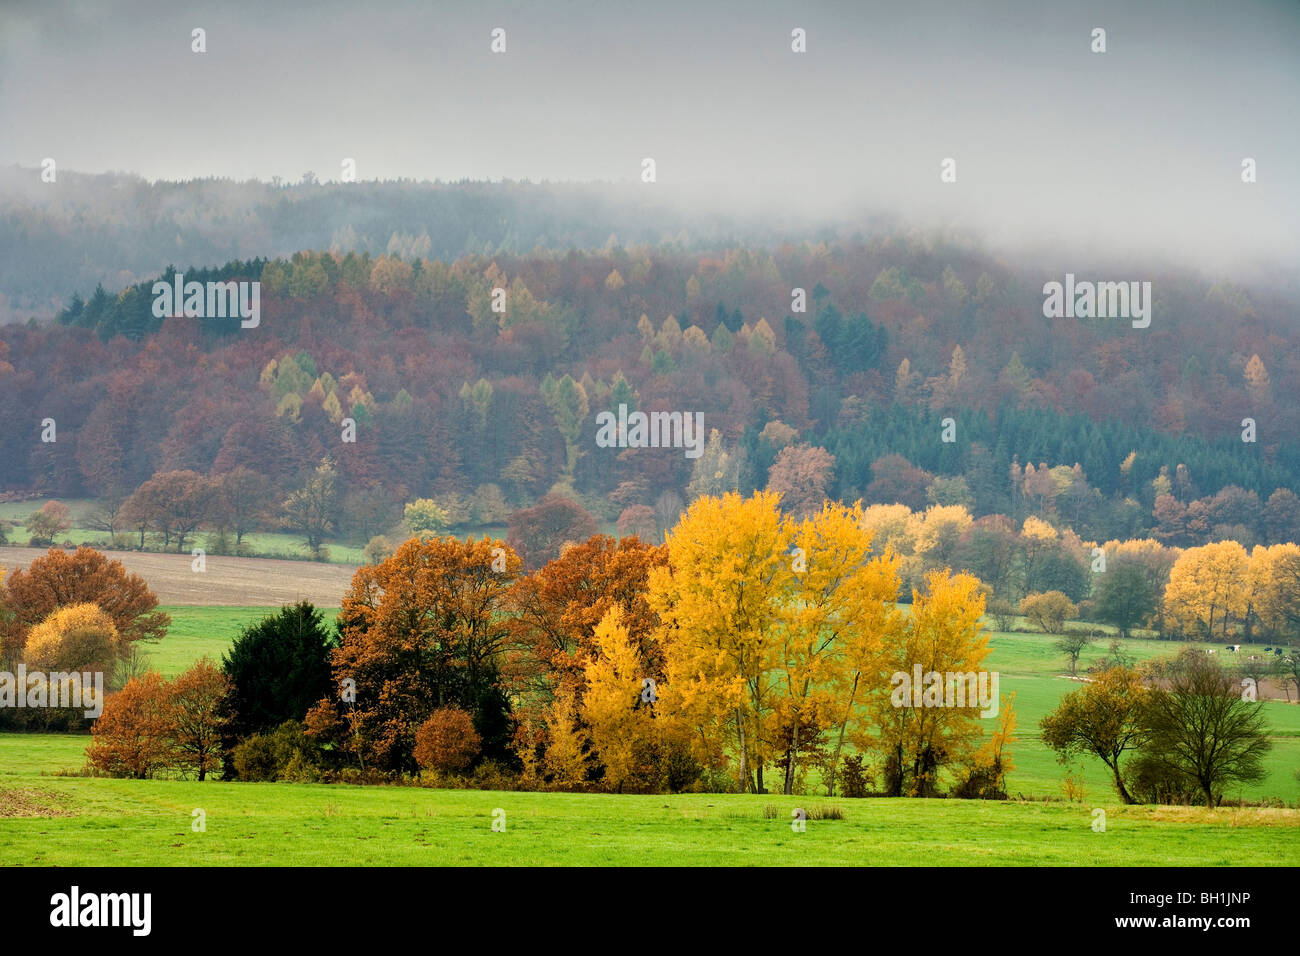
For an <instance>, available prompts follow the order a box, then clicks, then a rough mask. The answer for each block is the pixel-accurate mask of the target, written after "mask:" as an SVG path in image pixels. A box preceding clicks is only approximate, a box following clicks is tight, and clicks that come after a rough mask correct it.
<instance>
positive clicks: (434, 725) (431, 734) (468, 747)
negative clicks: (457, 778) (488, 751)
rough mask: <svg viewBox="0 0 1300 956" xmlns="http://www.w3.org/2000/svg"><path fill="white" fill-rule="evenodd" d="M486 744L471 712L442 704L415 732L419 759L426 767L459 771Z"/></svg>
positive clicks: (448, 771)
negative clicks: (476, 727) (475, 725)
mask: <svg viewBox="0 0 1300 956" xmlns="http://www.w3.org/2000/svg"><path fill="white" fill-rule="evenodd" d="M482 744H483V741H482V739H481V738H480V737H479V735H478V731H476V730H475V729H474V721H473V719H472V718H471V717H470V715H469V714H467V713H466V712H465V711H463V710H461V709H460V708H458V707H440V708H439V709H438V710H435V711H434V712H433V714H432V715H431V716H430V717H429V719H428V720H426V721H425V722H424V723H423V724H421V725H420V729H419V730H417V731H416V732H415V762H416V763H417V764H418V765H419V766H420V768H421V769H422V770H423V769H428V770H436V771H438V772H439V773H457V772H459V771H461V770H464V769H465V768H466V767H468V766H469V765H470V764H471V763H473V762H474V758H475V757H477V756H478V755H479V750H480V748H481V747H482Z"/></svg>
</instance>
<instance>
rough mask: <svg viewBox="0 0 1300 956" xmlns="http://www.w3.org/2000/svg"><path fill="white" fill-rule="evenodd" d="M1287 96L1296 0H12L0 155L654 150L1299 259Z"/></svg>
mask: <svg viewBox="0 0 1300 956" xmlns="http://www.w3.org/2000/svg"><path fill="white" fill-rule="evenodd" d="M196 26H199V27H203V28H204V29H206V31H207V43H208V52H207V53H206V54H202V55H198V54H194V53H191V52H190V30H191V29H192V28H193V27H196ZM498 26H499V27H503V28H505V29H506V30H507V37H508V52H507V53H506V54H504V55H493V54H491V53H490V52H489V49H488V45H489V31H490V30H491V29H492V28H493V27H498ZM796 26H799V27H803V28H805V29H806V30H807V32H808V52H807V53H806V54H802V55H797V54H794V53H792V52H791V51H790V30H791V28H793V27H796ZM1097 26H1100V27H1104V28H1105V29H1106V30H1107V45H1108V52H1106V53H1105V54H1094V53H1092V52H1090V50H1089V42H1090V41H1089V34H1090V31H1091V29H1092V28H1093V27H1097ZM1298 104H1300V3H1298V2H1293V0H1284V2H1246V0H1238V2H1231V3H1222V4H1218V3H1211V2H1200V0H1196V2H1182V3H1172V2H1158V0H1142V2H1133V0H1124V2H1115V3H1088V4H1082V3H1052V2H1048V0H1023V2H1020V0H1016V2H1011V0H1008V2H953V0H949V2H947V3H938V2H913V3H891V4H884V3H874V4H867V3H863V2H847V3H771V2H745V3H709V2H704V0H696V2H689V3H679V2H675V0H646V2H642V3H627V2H610V0H603V2H600V3H594V2H585V3H584V2H545V0H542V2H530V3H492V2H482V3H477V2H473V3H470V2H467V3H463V4H447V3H438V2H401V0H396V2H387V3H384V4H381V5H368V4H364V3H360V2H356V3H293V2H265V3H264V2H239V0H235V2H229V0H223V2H211V3H195V2H186V0H180V2H154V3H148V2H103V3H95V2H82V3H76V2H4V3H3V4H2V5H0V164H5V165H8V164H14V163H18V164H22V165H24V166H36V165H37V164H38V163H39V162H40V160H41V159H42V158H43V157H45V156H52V157H55V158H56V159H57V160H58V162H59V165H60V168H66V169H76V170H82V171H87V172H99V171H104V170H110V169H113V170H128V171H132V172H138V173H140V174H142V175H144V176H146V177H149V178H163V179H185V178H190V177H196V176H214V175H215V176H225V177H232V178H235V179H245V178H250V177H256V178H260V179H269V178H270V177H271V176H272V175H280V176H282V177H285V178H287V179H291V180H297V179H298V177H299V176H300V175H301V174H302V173H303V172H304V171H306V170H309V169H310V170H313V171H314V172H315V173H316V174H317V175H318V176H319V177H320V178H322V179H335V178H337V177H338V175H339V168H340V166H339V164H340V161H341V160H342V158H343V157H347V156H350V157H355V158H356V160H357V165H358V168H357V172H358V176H359V178H362V179H375V178H379V179H388V178H397V177H410V178H416V179H434V178H440V179H444V180H446V179H459V178H462V177H468V178H473V179H485V178H487V179H496V178H500V177H508V178H528V179H533V180H538V179H550V180H591V179H601V180H628V181H633V180H635V179H636V178H637V177H638V175H639V171H640V166H639V164H640V161H641V159H642V157H645V156H650V157H654V158H655V160H656V162H657V165H658V177H659V183H658V184H656V186H655V187H646V188H660V192H661V194H662V195H664V196H665V197H667V196H670V195H675V196H677V197H679V198H682V197H684V198H687V199H689V200H690V201H692V202H694V203H696V204H697V208H698V204H701V203H702V204H706V205H707V204H719V205H723V206H726V207H728V208H732V209H743V210H745V211H755V212H761V211H771V212H773V213H775V212H777V211H781V212H783V213H795V214H799V213H807V214H809V215H811V216H814V217H818V218H822V217H828V216H834V217H835V218H843V217H845V216H846V215H848V214H850V213H852V212H854V211H856V210H859V209H867V208H884V209H889V210H893V211H895V212H897V213H899V214H900V215H901V216H902V217H903V221H904V222H906V223H909V224H915V225H918V226H929V225H932V224H936V223H938V224H942V225H945V226H948V227H956V228H960V229H963V230H966V231H968V232H974V233H979V234H983V235H987V236H989V237H990V238H992V239H994V240H995V241H1000V242H1003V243H1005V244H1007V246H1008V248H1019V249H1022V250H1023V249H1025V248H1027V247H1028V246H1030V245H1031V244H1033V243H1036V242H1038V241H1039V240H1040V239H1049V240H1064V241H1065V242H1064V243H1063V244H1064V245H1065V246H1067V247H1073V248H1078V249H1080V250H1082V249H1084V248H1087V249H1093V250H1109V251H1111V252H1113V253H1115V254H1121V255H1122V254H1126V253H1127V252H1128V251H1130V250H1135V251H1138V250H1140V251H1142V252H1144V253H1147V254H1150V253H1153V252H1154V253H1159V254H1161V255H1162V256H1167V257H1169V258H1170V259H1174V260H1177V259H1189V260H1193V261H1199V262H1202V263H1207V262H1213V263H1217V264H1219V265H1231V264H1234V263H1235V264H1242V263H1250V262H1253V261H1262V262H1265V263H1268V264H1270V265H1272V264H1278V265H1290V266H1294V263H1295V262H1296V261H1297V260H1298V259H1300V228H1298V226H1297V223H1298V222H1300V215H1298V214H1297V213H1298V212H1300V201H1298V200H1300V183H1298V182H1297V178H1296V175H1297V169H1298V166H1297V162H1296V157H1297V154H1298V152H1300V124H1297V123H1296V121H1295V117H1296V115H1297V112H1300V110H1298V109H1297V106H1298ZM948 156H951V157H954V158H955V159H956V160H957V172H958V181H957V183H956V184H953V185H944V184H941V183H940V181H939V163H940V160H941V159H943V158H944V157H948ZM1246 156H1250V157H1254V158H1255V159H1256V160H1257V161H1258V168H1259V182H1258V183H1257V184H1255V185H1252V186H1245V185H1243V184H1242V183H1241V181H1240V163H1241V160H1242V158H1243V157H1246Z"/></svg>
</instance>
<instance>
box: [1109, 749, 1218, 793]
mask: <svg viewBox="0 0 1300 956" xmlns="http://www.w3.org/2000/svg"><path fill="white" fill-rule="evenodd" d="M1124 784H1125V786H1126V787H1127V789H1128V792H1129V794H1130V795H1131V796H1132V797H1133V799H1134V800H1135V801H1137V802H1138V803H1167V804H1181V805H1190V804H1193V803H1196V802H1198V800H1199V799H1200V788H1199V787H1197V785H1196V782H1195V781H1194V780H1192V779H1191V778H1189V777H1187V776H1185V775H1184V774H1181V773H1178V772H1177V771H1175V770H1173V769H1172V768H1170V767H1169V766H1168V765H1166V764H1164V763H1162V762H1161V761H1159V760H1157V759H1156V758H1155V757H1154V756H1152V755H1142V754H1139V755H1138V756H1137V757H1135V758H1134V759H1133V760H1131V761H1129V764H1128V766H1126V767H1125V768H1124Z"/></svg>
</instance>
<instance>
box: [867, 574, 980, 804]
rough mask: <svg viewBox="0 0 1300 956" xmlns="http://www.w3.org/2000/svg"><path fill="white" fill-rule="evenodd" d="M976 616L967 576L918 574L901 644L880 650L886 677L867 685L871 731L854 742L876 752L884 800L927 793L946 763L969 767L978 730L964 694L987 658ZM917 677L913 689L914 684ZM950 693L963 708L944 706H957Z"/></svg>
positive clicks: (975, 595) (972, 581)
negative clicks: (919, 584) (919, 587)
mask: <svg viewBox="0 0 1300 956" xmlns="http://www.w3.org/2000/svg"><path fill="white" fill-rule="evenodd" d="M983 613H984V595H983V593H982V591H981V590H980V581H979V579H978V578H976V577H975V576H974V575H971V574H965V573H962V574H956V575H954V574H950V573H949V572H948V570H947V569H944V570H939V571H932V572H930V573H929V574H927V575H926V576H925V590H924V591H913V593H912V616H911V618H910V620H909V621H908V622H907V624H908V626H907V628H906V632H905V634H904V635H903V639H902V640H900V641H897V642H895V643H892V644H890V645H887V646H886V648H885V655H884V656H885V660H884V664H885V667H884V674H883V675H882V676H884V677H887V679H886V680H879V681H877V682H876V683H875V685H874V686H872V687H870V688H868V690H869V692H870V694H871V702H872V706H871V711H872V715H873V717H874V723H875V725H876V727H877V728H878V731H877V732H876V733H874V734H871V733H867V734H861V735H859V736H858V738H857V739H856V741H855V742H856V743H857V744H858V747H859V749H861V750H864V751H865V750H869V749H877V750H879V751H880V752H881V754H882V756H883V758H884V766H883V769H884V776H885V791H886V793H888V794H890V795H891V796H900V797H901V796H933V795H934V794H936V793H938V792H939V775H940V772H941V771H942V770H943V769H944V767H945V766H946V765H950V766H953V767H956V766H970V765H972V764H973V763H974V762H975V761H974V757H975V754H976V753H977V751H978V748H979V747H980V745H981V742H982V737H983V726H982V718H981V717H980V705H979V703H978V700H972V699H971V698H974V697H976V696H977V695H976V694H975V693H972V691H974V690H976V686H977V685H978V679H977V678H978V675H979V674H980V672H981V668H982V666H983V662H984V659H985V657H987V656H988V653H989V642H988V636H987V635H986V634H985V633H984V631H983V627H982V625H981V624H980V617H981V615H983ZM918 673H919V674H920V675H921V678H922V685H921V686H915V685H916V675H917V674H918ZM949 674H956V675H964V677H963V678H961V679H959V680H958V681H957V683H958V684H961V685H964V686H963V687H961V688H955V687H954V686H953V684H951V683H950V682H949V680H948V675H949ZM904 677H906V681H904V680H903V678H904ZM972 678H975V680H974V681H972V680H970V679H972ZM995 684H996V682H995V681H994V680H992V675H989V676H988V677H986V678H985V686H986V687H987V688H988V690H989V691H990V692H991V693H993V694H995V695H996V692H997V691H996V687H995ZM973 685H976V686H973ZM955 689H962V690H963V691H964V693H963V698H964V699H962V700H960V702H961V703H964V704H965V706H950V704H953V703H957V702H958V698H957V696H956V694H955V693H952V691H954V690H955ZM936 691H937V693H936ZM994 700H996V697H994Z"/></svg>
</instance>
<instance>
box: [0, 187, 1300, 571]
mask: <svg viewBox="0 0 1300 956" xmlns="http://www.w3.org/2000/svg"><path fill="white" fill-rule="evenodd" d="M214 188H215V187H214ZM267 188H269V187H267ZM376 188H378V187H376ZM467 189H468V192H467V195H466V196H464V197H461V198H460V199H458V200H457V201H460V202H467V203H471V204H473V203H475V202H486V201H495V200H490V199H476V198H474V196H475V194H476V193H477V192H478V191H480V190H482V187H473V188H468V187H467ZM434 195H440V196H444V197H445V196H447V195H457V194H456V192H455V191H454V190H451V191H450V192H446V193H442V192H438V193H435V194H434ZM303 201H309V200H303ZM410 228H411V229H412V230H415V231H418V232H419V236H418V237H417V238H416V239H413V240H412V242H413V245H410V246H409V247H408V248H405V249H403V250H402V253H400V254H399V253H394V254H392V255H388V254H384V255H380V256H377V257H372V256H371V255H369V254H368V253H362V254H360V255H357V254H355V253H347V254H343V253H339V252H334V253H330V252H301V253H295V254H294V255H292V256H291V257H290V258H288V259H277V260H273V261H270V262H267V261H265V260H261V259H256V260H251V261H238V260H236V261H232V262H228V263H227V264H226V265H224V266H221V267H214V268H212V269H210V270H207V271H204V270H200V269H194V268H184V267H182V268H184V274H185V279H186V280H187V281H189V280H199V281H204V280H207V279H217V278H221V279H244V280H260V282H261V319H260V323H259V325H258V326H257V327H256V328H241V327H240V322H239V320H238V319H199V318H182V317H169V318H165V319H163V318H158V317H156V316H155V315H154V309H153V301H154V297H153V295H152V292H151V289H152V285H153V281H154V280H153V278H149V279H146V280H145V281H143V282H140V283H137V284H134V285H129V286H127V287H126V288H124V289H122V290H121V291H120V292H117V291H111V290H109V289H106V288H104V287H100V288H97V289H95V290H94V291H93V292H91V291H90V290H85V291H86V293H88V294H86V295H85V296H84V297H83V295H82V294H81V293H82V290H80V289H75V288H74V289H73V290H69V291H72V292H75V293H77V294H76V295H75V296H73V297H72V298H71V304H70V305H69V306H68V307H67V308H66V309H65V310H63V311H62V312H61V313H60V314H59V316H58V319H57V322H55V323H54V324H52V325H49V326H40V325H37V326H33V325H18V326H9V327H6V328H4V329H3V330H2V331H0V361H2V362H3V365H0V369H2V370H3V371H2V372H0V376H2V379H0V380H2V381H3V384H4V388H3V389H2V390H0V409H3V415H2V417H0V429H2V431H0V441H3V443H4V447H5V448H6V449H8V450H9V454H7V455H6V457H5V459H4V460H3V461H0V485H3V487H4V488H6V489H9V490H18V491H28V492H32V493H40V494H42V495H47V496H88V497H96V498H102V499H109V500H119V501H120V500H121V499H122V498H124V497H125V496H127V495H129V494H130V493H131V492H133V491H134V490H135V489H137V488H138V487H140V486H141V485H142V484H143V483H144V482H146V481H147V480H148V479H150V478H151V477H152V476H154V475H155V474H157V473H160V472H173V471H177V470H191V471H194V472H196V473H198V474H201V475H222V474H227V473H229V472H231V471H234V470H236V469H248V470H249V471H251V472H253V473H255V474H256V475H258V476H261V477H262V478H264V479H266V480H267V481H268V482H269V490H268V492H267V494H268V500H271V499H274V500H276V501H278V500H280V499H282V498H283V496H284V495H286V494H288V493H289V492H290V491H292V490H294V489H295V488H297V487H299V486H300V485H301V483H302V482H303V480H304V479H305V477H306V476H307V475H309V474H310V473H311V472H312V470H313V469H315V468H316V467H317V466H318V465H319V463H320V462H321V460H322V459H324V458H326V457H328V458H330V459H331V460H332V462H333V464H334V466H335V467H336V468H337V469H338V481H339V487H338V495H337V500H338V513H337V516H336V517H337V521H336V530H337V531H338V533H339V534H341V535H343V536H346V537H349V538H353V539H356V540H358V541H365V540H366V539H367V538H368V537H370V536H371V535H374V534H378V533H380V532H382V531H383V530H384V529H385V528H386V527H388V526H390V525H391V524H392V522H393V521H395V520H397V519H399V518H400V517H401V507H402V504H403V502H405V501H407V500H409V499H411V498H416V497H424V496H430V497H434V498H437V499H439V500H441V501H444V502H450V503H451V507H452V511H453V512H463V513H453V514H452V516H451V517H452V521H453V523H456V522H457V521H459V522H461V523H469V522H471V521H474V520H477V521H483V522H491V521H498V522H499V521H501V520H503V518H504V515H505V514H508V513H509V512H510V511H512V510H516V509H520V508H524V507H528V506H530V505H532V504H533V503H535V502H536V501H537V500H539V499H541V498H542V497H543V496H544V495H546V494H547V492H548V491H551V490H558V491H561V492H563V493H565V494H568V495H570V496H571V497H575V498H577V499H578V500H580V501H581V503H582V504H583V505H584V507H586V508H587V509H588V510H589V511H591V512H592V514H593V515H595V517H597V518H598V519H603V520H606V521H610V522H612V521H613V520H614V519H615V518H617V517H618V516H619V515H620V514H624V513H625V512H626V511H627V510H628V509H630V508H637V509H642V510H643V511H649V510H650V509H654V510H655V517H656V522H657V525H658V527H659V528H660V530H662V528H664V527H668V526H671V524H672V523H673V521H674V520H675V518H676V515H677V513H678V512H679V511H680V508H681V506H682V504H683V503H684V502H685V501H688V500H690V499H692V498H693V497H695V496H697V495H698V494H702V493H718V492H719V491H722V490H727V489H730V488H736V489H739V490H740V491H741V492H747V491H749V490H752V489H755V488H764V487H774V488H776V489H778V490H784V491H786V492H787V499H786V501H787V504H792V503H794V504H796V505H797V501H798V499H799V498H800V497H802V496H806V497H807V498H808V501H809V504H810V506H811V504H812V502H813V500H814V499H816V500H817V501H819V500H820V494H821V492H822V491H823V490H824V491H825V492H826V493H828V494H830V495H831V496H833V497H837V498H840V499H842V500H845V501H852V500H854V499H856V498H859V497H861V498H863V499H864V501H865V502H866V503H868V504H869V503H873V502H878V503H891V502H900V503H904V504H907V505H908V506H909V507H911V508H914V509H921V508H924V507H925V506H926V505H927V504H944V505H952V504H962V505H965V506H967V507H968V508H969V509H970V510H971V511H972V513H974V514H975V515H982V514H994V513H1001V514H1007V515H1010V516H1012V517H1014V518H1016V519H1017V520H1020V519H1023V517H1024V516H1025V515H1027V514H1037V515H1040V516H1042V517H1045V518H1046V519H1048V520H1051V521H1053V522H1054V523H1056V524H1057V525H1059V526H1061V527H1070V528H1072V529H1073V530H1074V531H1076V532H1077V533H1079V534H1080V535H1083V536H1084V537H1085V538H1090V539H1093V540H1098V541H1103V540H1106V539H1108V538H1127V537H1133V536H1142V535H1146V534H1148V533H1153V534H1154V535H1155V536H1156V537H1158V538H1160V539H1162V540H1164V541H1165V542H1167V543H1169V544H1172V545H1184V546H1185V545H1191V544H1198V543H1203V542H1204V541H1207V540H1212V539H1215V538H1222V537H1234V538H1237V539H1238V540H1241V541H1242V542H1243V543H1244V544H1246V545H1247V546H1250V545H1251V544H1253V543H1266V542H1270V541H1287V540H1293V539H1295V538H1296V537H1297V536H1300V534H1298V532H1300V501H1297V499H1296V498H1295V496H1294V495H1293V494H1292V493H1291V490H1293V489H1295V488H1296V487H1300V454H1298V452H1297V446H1296V444H1295V443H1294V442H1293V441H1290V440H1289V436H1291V435H1294V434H1295V430H1296V426H1297V424H1298V422H1297V415H1298V414H1300V412H1298V411H1297V408H1298V405H1300V403H1298V402H1297V398H1298V396H1297V385H1296V383H1297V382H1298V381H1300V375H1298V374H1297V372H1300V368H1298V367H1297V359H1298V356H1297V349H1296V346H1295V334H1294V331H1293V329H1292V326H1293V324H1294V303H1291V302H1289V301H1286V300H1283V299H1274V298H1270V297H1269V296H1266V295H1263V294H1260V293H1256V292H1248V291H1247V290H1244V289H1242V288H1239V287H1235V286H1231V285H1227V284H1210V283H1207V282H1206V281H1204V280H1202V279H1200V278H1198V277H1195V276H1192V275H1185V274H1168V275H1156V276H1154V281H1153V288H1154V304H1153V313H1152V315H1153V319H1152V321H1151V325H1150V327H1149V328H1146V329H1134V328H1132V327H1130V324H1129V323H1128V322H1127V321H1124V320H1115V319H1091V320H1089V319H1046V318H1044V317H1043V310H1042V302H1043V298H1042V292H1041V287H1042V284H1043V282H1044V281H1048V280H1050V279H1052V278H1057V279H1059V278H1060V277H1052V276H1042V275H1038V274H1028V273H1026V272H1023V271H1021V272H1014V271H1011V270H1008V269H1007V268H1005V267H1004V266H1002V265H1000V264H999V263H998V262H996V261H995V260H993V259H992V258H991V257H987V256H980V255H978V254H976V253H973V252H971V251H969V250H965V249H958V248H950V247H946V246H941V245H936V244H934V243H930V242H926V241H922V240H907V239H903V238H898V237H882V238H877V239H871V240H864V239H854V240H849V239H842V240H836V241H833V242H829V243H825V242H816V243H814V242H802V243H798V244H793V243H791V244H781V245H776V246H772V247H770V248H764V247H732V248H722V247H720V248H717V249H715V250H711V251H705V252H699V251H687V250H686V249H684V248H682V247H680V246H674V245H672V244H668V245H660V246H654V247H651V246H629V247H625V246H621V245H620V246H612V247H610V248H607V249H605V250H603V251H590V252H578V251H567V252H560V251H546V250H541V249H539V250H536V251H534V252H531V253H528V254H525V255H510V254H505V253H500V254H496V255H491V256H488V255H481V254H480V255H462V256H460V257H458V258H455V259H453V260H452V261H449V262H448V261H444V260H443V259H440V258H438V257H437V251H435V250H431V248H430V240H429V239H428V238H426V236H427V235H428V230H426V229H423V228H422V227H421V224H420V220H419V219H418V217H417V218H415V219H413V220H412V221H411V224H410ZM512 228H513V227H512ZM434 231H437V230H434ZM525 232H526V233H527V235H528V236H529V237H532V236H533V233H532V232H528V231H527V230H525ZM440 245H442V243H441V242H440ZM174 271H175V270H174V269H168V270H167V271H165V272H163V273H162V274H161V276H160V277H161V278H162V279H164V280H166V281H168V282H170V281H171V280H172V278H173V274H174ZM494 290H501V292H500V293H499V294H498V295H495V296H494ZM494 304H495V306H496V308H495V309H494ZM801 306H802V309H801V308H800V307H801ZM621 404H622V405H626V406H628V408H629V410H636V409H640V410H644V411H655V410H659V411H685V412H690V413H695V412H699V413H701V414H702V416H703V423H704V429H705V433H706V434H709V435H710V436H711V438H710V441H709V444H708V447H707V448H706V449H705V451H704V454H703V456H702V457H700V458H697V459H695V458H691V457H688V456H687V455H684V454H682V452H681V451H680V450H672V449H664V448H639V449H638V448H623V449H612V448H602V447H598V445H597V442H596V432H597V428H598V423H597V415H598V413H599V412H602V411H605V410H615V411H616V410H617V408H618V407H619V405H621ZM1247 418H1249V419H1251V420H1253V422H1254V423H1255V424H1254V433H1255V438H1256V440H1255V441H1243V440H1242V433H1243V419H1247ZM45 419H53V420H54V421H55V422H56V423H57V440H56V441H42V440H41V435H42V424H41V423H42V421H43V420H45ZM345 419H351V420H353V421H355V426H356V427H355V442H349V441H345V440H342V438H341V435H342V423H343V422H344V420H345ZM947 419H951V420H952V421H951V424H946V421H945V420H947ZM714 431H716V433H717V434H716V436H714V435H713V434H712V433H713V432H714ZM241 473H242V472H241ZM474 509H477V510H478V512H479V513H477V514H474V515H472V514H471V513H470V512H471V511H473V510H474ZM638 514H640V512H638ZM269 520H270V519H268V521H269ZM629 520H631V519H629Z"/></svg>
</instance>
